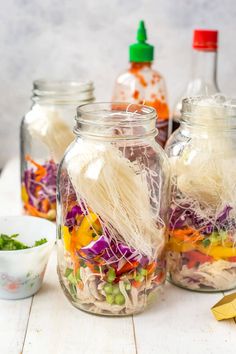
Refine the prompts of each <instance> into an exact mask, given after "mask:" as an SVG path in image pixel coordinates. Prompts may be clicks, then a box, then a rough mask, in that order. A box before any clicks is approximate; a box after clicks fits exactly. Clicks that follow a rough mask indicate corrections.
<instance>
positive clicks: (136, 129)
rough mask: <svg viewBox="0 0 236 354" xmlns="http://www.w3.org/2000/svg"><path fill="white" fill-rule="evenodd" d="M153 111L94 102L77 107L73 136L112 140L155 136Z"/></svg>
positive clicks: (128, 104) (122, 103)
mask: <svg viewBox="0 0 236 354" xmlns="http://www.w3.org/2000/svg"><path fill="white" fill-rule="evenodd" d="M156 117H157V113H156V110H155V109H154V108H152V107H150V106H145V105H141V104H135V103H127V102H95V103H88V104H85V105H81V106H79V107H77V116H76V118H75V119H76V126H75V129H74V132H75V134H78V135H81V134H82V135H89V136H90V137H107V138H114V139H127V138H129V139H137V138H142V137H144V136H155V135H156V134H157V129H156Z"/></svg>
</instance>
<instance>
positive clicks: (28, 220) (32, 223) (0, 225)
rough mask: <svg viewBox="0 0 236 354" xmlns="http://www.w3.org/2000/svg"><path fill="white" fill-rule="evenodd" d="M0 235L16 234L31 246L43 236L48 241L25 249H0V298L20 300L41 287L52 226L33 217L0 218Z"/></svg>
mask: <svg viewBox="0 0 236 354" xmlns="http://www.w3.org/2000/svg"><path fill="white" fill-rule="evenodd" d="M0 234H6V235H8V236H10V235H12V234H19V236H18V237H17V240H19V241H21V242H23V243H25V244H26V245H27V246H32V245H33V244H34V242H35V241H38V240H40V239H41V238H46V239H47V241H48V242H46V243H44V244H42V245H40V246H37V247H33V248H29V249H24V250H16V251H1V250H0V298H1V299H8V300H14V299H23V298H26V297H29V296H31V295H33V294H35V293H36V292H37V291H38V290H39V289H40V287H41V285H42V282H43V277H44V273H45V270H46V266H47V263H48V259H49V255H50V252H51V251H52V248H53V246H54V244H55V240H56V225H55V224H53V223H52V222H50V221H48V220H45V219H41V218H36V217H33V216H23V215H22V216H2V217H0Z"/></svg>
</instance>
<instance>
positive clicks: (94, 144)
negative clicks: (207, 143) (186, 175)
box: [57, 103, 169, 316]
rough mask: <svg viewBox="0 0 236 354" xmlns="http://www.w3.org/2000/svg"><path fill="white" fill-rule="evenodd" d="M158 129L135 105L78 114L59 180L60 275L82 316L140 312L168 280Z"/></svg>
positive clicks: (163, 162) (102, 106)
mask: <svg viewBox="0 0 236 354" xmlns="http://www.w3.org/2000/svg"><path fill="white" fill-rule="evenodd" d="M155 122H156V112H155V110H154V109H153V108H150V107H147V106H142V105H136V104H129V105H128V104H127V103H126V104H125V103H95V104H89V105H85V106H82V107H79V108H78V110H77V124H76V128H75V132H76V134H77V137H76V140H75V142H74V143H73V144H72V145H71V146H70V148H69V149H68V150H67V153H66V155H65V157H64V159H63V161H62V163H61V164H60V167H59V175H58V217H57V222H58V232H57V234H58V241H57V245H58V274H59V278H60V282H61V285H62V288H63V290H64V293H65V294H66V296H67V297H68V299H69V300H70V302H71V303H72V304H73V305H74V306H76V307H77V308H80V309H82V310H85V311H87V312H91V313H95V314H102V315H108V316H121V315H129V314H133V313H137V312H140V311H142V310H143V309H144V308H145V307H146V306H147V305H148V304H149V303H150V302H152V301H153V300H154V299H155V295H156V293H157V290H158V289H159V287H160V286H161V285H162V284H163V283H164V281H165V269H166V267H165V254H164V250H165V243H166V242H165V240H166V214H167V208H168V184H169V164H168V159H167V157H166V155H165V152H164V150H163V149H162V148H161V147H160V146H159V145H158V144H157V143H156V142H155V136H156V128H155Z"/></svg>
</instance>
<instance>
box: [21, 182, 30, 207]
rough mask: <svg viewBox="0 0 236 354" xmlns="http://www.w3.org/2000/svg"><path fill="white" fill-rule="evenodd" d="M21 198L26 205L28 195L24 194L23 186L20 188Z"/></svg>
mask: <svg viewBox="0 0 236 354" xmlns="http://www.w3.org/2000/svg"><path fill="white" fill-rule="evenodd" d="M21 198H22V201H23V202H24V203H28V201H29V196H28V193H27V192H26V188H25V186H22V188H21Z"/></svg>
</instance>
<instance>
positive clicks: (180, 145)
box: [165, 127, 191, 157]
mask: <svg viewBox="0 0 236 354" xmlns="http://www.w3.org/2000/svg"><path fill="white" fill-rule="evenodd" d="M190 140H191V137H190V132H189V131H188V130H187V129H182V127H180V128H178V129H177V130H175V131H174V132H173V133H172V134H171V136H170V137H169V139H168V140H167V143H166V146H165V151H166V153H167V155H168V157H177V156H179V155H181V153H182V152H183V150H184V149H185V147H186V146H187V145H188V143H189V141H190Z"/></svg>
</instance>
